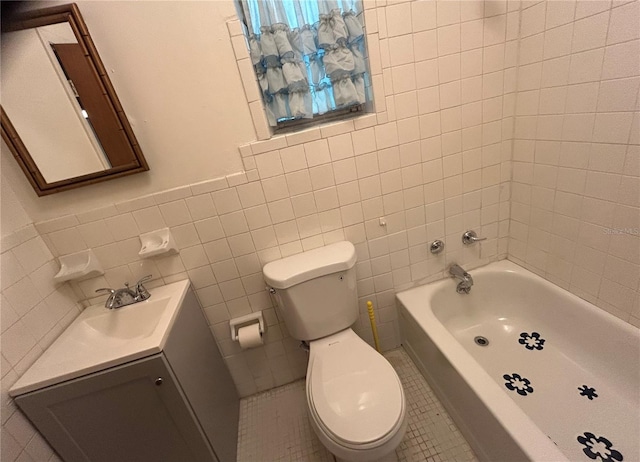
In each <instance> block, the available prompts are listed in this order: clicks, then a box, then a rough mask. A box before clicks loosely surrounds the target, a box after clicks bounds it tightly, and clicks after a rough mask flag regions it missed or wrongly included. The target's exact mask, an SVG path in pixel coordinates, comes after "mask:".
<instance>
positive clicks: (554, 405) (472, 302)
mask: <svg viewBox="0 0 640 462" xmlns="http://www.w3.org/2000/svg"><path fill="white" fill-rule="evenodd" d="M470 273H471V275H472V277H473V280H474V282H475V284H474V286H473V287H472V289H471V293H470V294H468V295H461V294H458V293H456V290H455V288H456V281H454V280H453V279H450V278H448V279H445V280H441V281H438V282H435V283H432V284H428V285H425V286H421V287H416V288H413V289H410V290H407V291H404V292H400V293H398V294H397V300H398V302H399V303H398V310H399V320H400V330H401V334H402V343H403V346H404V347H405V349H406V350H407V352H408V353H409V355H410V356H411V358H412V359H413V361H414V362H415V363H416V365H417V366H418V368H419V369H420V371H421V372H422V374H423V375H424V376H425V378H426V379H427V381H428V382H429V384H430V385H431V386H432V388H433V389H434V391H435V393H436V395H437V396H438V397H439V398H440V400H441V401H442V403H443V405H444V406H445V408H446V409H447V410H448V411H449V413H450V414H451V417H452V418H453V420H454V421H455V422H456V424H457V425H458V427H459V428H460V431H461V432H462V433H463V434H464V436H465V437H466V438H467V440H468V441H469V444H470V445H471V447H472V448H473V449H474V451H475V452H476V454H477V456H478V458H479V459H480V460H482V461H509V462H511V461H519V460H534V461H543V460H548V461H566V460H571V461H585V462H587V461H590V460H594V459H595V460H597V461H601V460H602V461H604V462H614V461H616V462H618V461H620V460H624V461H628V462H632V461H638V460H640V447H639V443H638V440H639V439H640V380H639V379H640V333H639V331H638V330H637V329H636V328H634V327H633V326H631V325H629V324H627V323H625V322H623V321H621V320H619V319H617V318H615V317H614V316H611V315H610V314H608V313H606V312H605V311H603V310H601V309H599V308H597V307H595V306H593V305H591V304H590V303H588V302H586V301H584V300H582V299H580V298H578V297H576V296H574V295H573V294H570V293H569V292H567V291H565V290H563V289H561V288H559V287H557V286H555V285H553V284H551V283H550V282H548V281H546V280H544V279H542V278H540V277H539V276H537V275H535V274H533V273H531V272H529V271H527V270H525V269H523V268H521V267H520V266H518V265H516V264H514V263H512V262H509V261H506V260H505V261H500V262H496V263H492V264H490V265H487V266H485V267H483V268H478V269H475V270H472V271H470ZM476 338H478V341H477V342H478V343H476V340H475V339H476ZM482 338H484V339H485V340H486V341H483V340H482ZM487 342H488V343H487ZM483 344H484V345H483Z"/></svg>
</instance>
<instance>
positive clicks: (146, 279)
mask: <svg viewBox="0 0 640 462" xmlns="http://www.w3.org/2000/svg"><path fill="white" fill-rule="evenodd" d="M152 278H153V274H147V275H146V276H142V277H141V278H140V279H139V280H138V282H136V286H138V285H140V284H142V283H143V282H147V281H150V280H151V279H152Z"/></svg>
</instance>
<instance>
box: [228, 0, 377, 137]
mask: <svg viewBox="0 0 640 462" xmlns="http://www.w3.org/2000/svg"><path fill="white" fill-rule="evenodd" d="M239 1H240V4H241V6H242V11H243V13H244V19H245V23H246V25H247V29H248V34H249V36H248V40H249V48H250V55H251V61H252V63H253V66H254V69H255V71H256V76H257V78H258V82H259V84H260V88H261V90H262V95H263V99H264V103H265V108H266V112H267V118H268V119H269V123H270V124H271V125H272V126H275V125H277V123H278V122H281V121H285V120H292V119H300V118H307V119H310V118H312V117H313V116H314V115H316V114H324V113H326V112H329V111H333V110H336V109H341V108H345V107H349V106H353V105H357V104H363V103H365V102H367V101H368V92H367V91H366V88H365V78H366V65H365V58H364V56H365V47H364V31H363V28H362V22H361V21H362V6H361V3H360V0H239Z"/></svg>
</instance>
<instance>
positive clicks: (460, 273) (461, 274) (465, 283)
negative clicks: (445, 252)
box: [449, 263, 473, 294]
mask: <svg viewBox="0 0 640 462" xmlns="http://www.w3.org/2000/svg"><path fill="white" fill-rule="evenodd" d="M449 274H450V275H451V276H453V277H454V278H456V279H458V280H459V281H460V282H459V283H458V286H457V287H456V292H458V293H459V294H468V293H469V292H470V291H471V286H472V285H473V278H472V277H471V275H470V274H469V273H467V272H466V271H465V270H463V269H462V267H461V266H460V265H457V264H455V263H454V264H453V265H451V267H450V268H449Z"/></svg>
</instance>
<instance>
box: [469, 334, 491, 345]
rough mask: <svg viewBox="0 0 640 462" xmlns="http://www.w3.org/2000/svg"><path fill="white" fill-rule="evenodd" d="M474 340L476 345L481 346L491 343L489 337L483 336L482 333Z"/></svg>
mask: <svg viewBox="0 0 640 462" xmlns="http://www.w3.org/2000/svg"><path fill="white" fill-rule="evenodd" d="M473 341H474V342H476V345H480V346H487V345H489V339H487V338H486V337H483V336H482V335H478V336H477V337H476V338H474V339H473Z"/></svg>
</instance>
